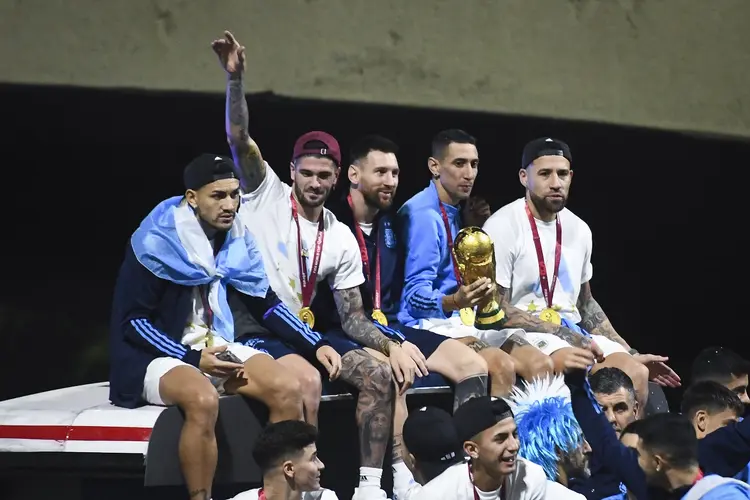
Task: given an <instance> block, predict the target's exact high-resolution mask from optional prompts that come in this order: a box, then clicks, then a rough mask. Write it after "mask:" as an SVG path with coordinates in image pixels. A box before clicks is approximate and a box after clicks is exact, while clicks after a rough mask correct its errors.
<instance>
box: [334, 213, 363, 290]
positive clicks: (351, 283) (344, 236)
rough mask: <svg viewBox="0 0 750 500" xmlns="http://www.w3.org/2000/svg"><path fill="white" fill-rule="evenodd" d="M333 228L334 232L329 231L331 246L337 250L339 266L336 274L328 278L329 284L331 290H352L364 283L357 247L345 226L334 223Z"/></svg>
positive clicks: (355, 241)
mask: <svg viewBox="0 0 750 500" xmlns="http://www.w3.org/2000/svg"><path fill="white" fill-rule="evenodd" d="M334 227H335V230H334V231H331V236H333V239H334V241H331V246H335V247H337V248H338V249H339V264H338V266H337V267H336V273H335V274H333V275H332V276H329V278H328V279H329V284H330V285H331V289H332V290H346V289H348V288H354V287H355V286H359V285H361V284H362V283H364V282H365V275H364V274H362V256H361V255H360V253H359V245H358V244H357V240H356V239H355V238H354V234H353V233H352V232H351V230H350V229H349V228H348V227H347V226H345V225H344V224H342V223H341V222H338V221H336V222H335V226H334Z"/></svg>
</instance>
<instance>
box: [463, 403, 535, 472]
mask: <svg viewBox="0 0 750 500" xmlns="http://www.w3.org/2000/svg"><path fill="white" fill-rule="evenodd" d="M453 423H454V425H455V426H456V432H457V433H458V439H459V440H460V441H461V442H462V443H463V448H464V451H465V452H466V454H467V455H468V456H469V458H470V459H471V461H472V465H473V466H474V467H475V468H479V469H481V470H482V471H484V473H486V474H487V475H488V476H490V477H492V478H494V479H496V480H502V478H504V477H505V476H507V475H508V474H510V473H512V472H513V471H514V470H515V468H516V458H517V456H518V450H519V449H520V443H519V441H518V429H517V428H516V422H515V420H514V419H513V412H512V411H511V409H510V406H508V403H506V402H505V401H503V400H502V399H495V398H491V397H490V396H482V397H479V398H472V399H469V400H468V401H466V402H465V403H464V404H462V405H461V406H459V407H458V408H457V409H456V411H455V412H454V414H453Z"/></svg>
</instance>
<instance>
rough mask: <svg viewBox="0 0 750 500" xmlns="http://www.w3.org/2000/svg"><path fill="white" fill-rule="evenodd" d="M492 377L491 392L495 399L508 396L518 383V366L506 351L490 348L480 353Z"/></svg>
mask: <svg viewBox="0 0 750 500" xmlns="http://www.w3.org/2000/svg"><path fill="white" fill-rule="evenodd" d="M479 355H480V356H481V357H482V358H483V359H484V360H485V363H486V364H487V369H488V372H489V375H490V390H491V392H492V395H493V396H495V397H501V396H507V395H508V394H510V391H511V388H512V387H513V385H514V384H515V383H516V364H515V362H514V361H513V358H512V357H511V356H510V355H508V353H506V352H505V351H503V350H501V349H498V348H496V347H489V348H485V349H482V350H481V351H479Z"/></svg>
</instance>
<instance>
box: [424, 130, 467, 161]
mask: <svg viewBox="0 0 750 500" xmlns="http://www.w3.org/2000/svg"><path fill="white" fill-rule="evenodd" d="M454 142H456V143H458V144H474V145H475V146H476V144H477V140H476V139H475V138H474V137H472V136H471V135H469V134H467V133H466V132H464V131H463V130H461V129H457V128H451V129H448V130H443V131H441V132H438V133H437V134H436V135H435V137H433V138H432V157H433V158H442V157H443V156H445V150H446V149H448V146H450V145H451V144H453V143H454Z"/></svg>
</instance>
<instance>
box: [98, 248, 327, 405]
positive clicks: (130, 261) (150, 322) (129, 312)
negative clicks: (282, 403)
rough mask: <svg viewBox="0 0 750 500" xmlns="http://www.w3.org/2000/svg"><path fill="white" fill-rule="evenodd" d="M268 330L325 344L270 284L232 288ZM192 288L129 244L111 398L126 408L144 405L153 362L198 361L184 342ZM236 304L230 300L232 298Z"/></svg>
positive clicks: (114, 331) (114, 324)
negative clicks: (260, 290) (160, 272)
mask: <svg viewBox="0 0 750 500" xmlns="http://www.w3.org/2000/svg"><path fill="white" fill-rule="evenodd" d="M228 293H230V294H231V293H233V294H234V298H235V299H236V298H237V297H239V299H240V300H242V302H243V303H244V304H245V307H246V308H247V310H248V311H249V312H250V313H251V314H252V316H253V317H254V318H255V319H256V320H257V322H258V324H259V325H260V326H262V327H263V328H265V329H266V330H267V331H270V332H273V333H274V334H276V335H278V336H279V337H281V338H282V339H283V340H284V341H285V342H287V343H288V344H290V345H291V346H293V347H295V348H297V349H298V350H299V351H300V353H302V354H308V353H311V352H313V351H315V350H316V349H317V348H318V347H319V346H320V345H322V344H324V343H325V342H324V341H323V339H322V337H321V335H320V334H319V333H317V332H314V331H312V330H310V328H309V327H307V325H305V324H304V323H303V322H302V321H300V320H299V319H298V318H297V316H296V315H295V314H292V313H291V311H289V309H288V308H287V307H286V306H285V305H284V304H283V303H282V302H281V301H280V300H279V299H278V297H277V296H276V294H275V293H274V292H273V290H271V289H270V288H269V289H268V292H267V293H266V296H265V297H264V298H258V297H251V296H248V295H245V294H243V293H240V292H237V291H235V290H233V289H231V287H230V290H229V292H228ZM192 301H193V292H192V287H189V286H184V285H179V284H177V283H174V282H171V281H167V280H164V279H161V278H159V277H157V276H156V275H155V274H153V273H152V272H151V271H149V270H148V269H146V268H145V267H143V265H141V263H140V262H138V259H137V258H136V256H135V254H134V253H133V249H132V247H131V246H130V243H128V245H127V248H126V250H125V259H124V260H123V263H122V266H121V267H120V272H119V274H118V276H117V283H116V284H115V292H114V299H113V304H112V318H111V323H110V345H109V349H110V375H109V382H110V389H109V397H110V400H111V401H112V403H114V404H115V405H117V406H123V407H125V408H135V407H137V406H141V405H143V404H145V402H144V401H143V399H142V397H141V394H142V392H143V378H144V376H145V374H146V368H147V367H148V364H149V363H150V362H151V361H152V360H154V359H156V358H158V357H164V356H170V357H173V358H177V359H180V360H182V361H184V362H185V363H188V364H190V365H193V366H195V367H198V366H199V363H200V358H201V351H199V350H194V349H191V348H190V346H187V345H183V344H181V340H182V334H183V331H184V330H185V326H186V324H187V323H188V321H189V319H190V315H191V314H192V307H193V302H192ZM230 305H231V303H230ZM253 333H254V332H236V334H237V340H236V341H237V342H247V340H249V338H250V336H251V335H252V334H253Z"/></svg>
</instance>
